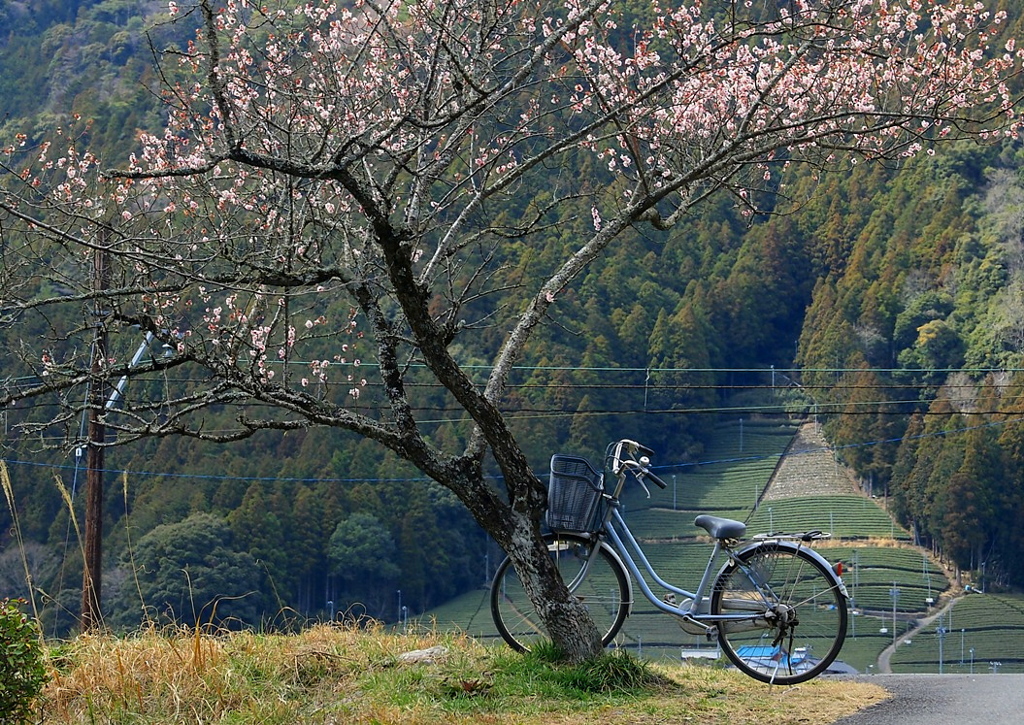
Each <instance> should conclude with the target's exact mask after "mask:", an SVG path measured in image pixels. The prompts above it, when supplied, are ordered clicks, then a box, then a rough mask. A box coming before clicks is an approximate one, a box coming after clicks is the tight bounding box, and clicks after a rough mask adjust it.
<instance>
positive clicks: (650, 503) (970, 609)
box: [420, 420, 1024, 672]
mask: <svg viewBox="0 0 1024 725" xmlns="http://www.w3.org/2000/svg"><path fill="white" fill-rule="evenodd" d="M797 431H798V426H797V425H796V424H793V423H790V422H786V421H781V420H761V421H743V422H742V424H741V423H740V422H739V421H734V422H731V423H728V424H724V425H722V426H719V427H718V428H717V429H716V433H717V435H716V437H715V439H714V444H713V445H712V446H711V447H710V448H709V450H708V451H707V452H706V454H705V456H704V458H703V460H702V461H700V462H697V463H687V464H678V465H674V464H673V463H672V462H670V461H667V460H666V459H667V456H665V455H661V456H659V457H658V460H657V461H656V463H658V464H661V465H660V466H657V467H656V470H657V472H658V474H659V475H660V476H661V477H662V478H663V479H664V480H665V481H666V482H667V483H668V488H666V489H664V490H661V489H657V488H651V490H650V492H649V493H650V495H649V496H648V492H646V491H644V490H643V489H642V488H641V487H639V486H637V485H632V484H630V487H629V489H628V490H627V492H626V493H625V494H624V496H623V503H624V515H625V517H626V520H627V521H628V523H629V525H630V528H631V529H632V531H633V533H634V534H635V535H636V536H637V538H639V539H640V540H641V541H642V543H643V546H644V550H645V552H646V554H647V556H648V558H649V559H650V561H651V563H652V564H653V566H654V567H655V569H656V570H657V571H658V573H659V575H660V576H661V577H662V578H663V579H665V580H667V581H670V582H672V583H674V584H677V585H682V586H683V587H684V588H686V589H689V590H693V589H695V588H696V586H697V583H698V580H699V578H700V576H701V574H702V573H703V571H704V568H705V566H706V565H707V563H708V556H709V555H710V553H711V547H710V545H709V542H708V541H707V540H706V539H701V538H700V537H699V535H700V534H703V532H702V531H701V530H699V529H698V528H696V527H695V526H694V525H693V519H694V517H695V516H696V515H698V514H701V513H710V514H714V515H718V516H725V517H728V518H734V519H738V520H740V521H744V522H745V523H747V530H748V535H755V534H758V533H765V534H767V533H770V532H773V533H779V532H804V531H811V530H818V531H822V532H824V533H828V534H831V535H832V538H831V539H830V540H827V541H823V542H819V543H818V544H817V545H816V548H817V549H818V550H819V552H820V553H821V554H822V555H823V556H824V557H825V558H826V559H828V560H830V561H833V562H834V561H842V562H843V564H844V569H845V573H844V577H843V578H844V581H845V583H846V585H847V588H848V590H849V592H850V595H851V598H852V605H853V606H852V615H851V617H850V627H849V634H848V638H847V642H846V644H845V646H844V648H843V652H842V653H841V655H840V659H841V660H842V661H843V662H845V663H846V664H848V665H849V666H851V667H853V668H855V669H856V670H858V671H861V672H870V671H872V668H874V667H875V666H876V662H877V659H878V656H879V654H880V653H881V652H882V650H883V649H885V648H886V647H887V646H889V645H891V644H892V643H893V642H894V641H896V642H901V641H902V640H903V639H904V638H906V632H907V631H908V630H910V629H912V628H913V627H914V626H916V625H917V624H918V623H919V621H921V620H923V619H925V618H926V617H927V616H928V615H929V614H934V613H935V612H937V611H938V607H940V606H942V605H943V604H945V602H946V600H947V599H948V590H949V587H950V582H949V581H948V579H947V577H946V574H945V572H944V571H943V570H942V569H941V568H940V567H939V566H937V565H936V563H935V562H933V561H932V559H931V558H930V557H929V556H927V555H926V554H925V553H923V552H922V550H921V549H919V548H916V547H913V546H911V536H910V534H909V532H907V531H906V530H905V529H903V528H901V527H900V526H898V525H896V524H895V523H894V522H893V520H892V519H891V518H890V517H889V516H888V514H887V513H886V512H885V511H884V510H883V509H882V508H881V506H879V503H880V502H878V501H876V500H874V499H872V498H870V497H868V496H865V495H862V494H860V493H858V492H856V491H855V490H854V488H853V486H852V484H849V483H848V484H847V490H842V491H841V492H838V493H834V494H833V493H823V492H822V490H821V487H820V486H819V487H815V486H813V485H808V486H807V490H814V491H816V492H815V493H814V494H813V495H800V494H801V491H800V486H795V487H794V486H793V483H792V481H790V482H789V483H788V484H787V486H786V497H784V498H778V497H776V496H774V495H773V496H766V489H767V487H768V485H769V482H770V481H771V479H772V475H773V473H775V472H776V470H777V469H780V468H781V465H782V463H783V462H784V457H783V454H784V453H785V452H786V450H787V446H789V445H790V443H791V442H792V441H793V440H794V435H795V434H796V433H797ZM805 431H806V429H805ZM811 459H812V457H811V456H808V457H807V460H804V461H801V464H802V466H801V468H800V469H799V470H800V475H801V476H807V477H810V478H811V479H813V478H814V476H813V470H814V468H813V467H808V465H807V461H808V460H811ZM819 459H820V460H821V461H830V462H829V463H821V462H819V463H818V464H817V465H818V466H819V467H820V466H822V465H827V466H829V470H827V471H824V472H823V474H822V478H824V477H825V475H826V474H827V476H828V477H832V478H834V477H835V472H834V471H833V470H831V467H834V466H835V463H834V460H833V459H831V457H830V455H829V456H820V457H819ZM809 483H810V484H814V483H815V481H814V480H811V481H809ZM773 492H774V489H773ZM718 566H719V565H717V564H716V568H715V571H717V567H718ZM648 580H649V581H650V579H648ZM652 589H653V590H654V593H655V596H657V597H661V596H662V595H663V594H664V593H665V592H664V591H662V590H660V589H659V588H657V587H655V586H654V585H653V583H652ZM634 595H635V604H634V608H633V612H632V614H631V616H630V618H629V619H628V620H626V625H625V626H624V627H623V630H622V632H621V633H620V635H619V637H618V640H617V642H616V645H617V646H620V647H628V648H629V649H630V650H632V651H634V652H636V653H639V654H642V656H644V657H646V658H656V659H660V660H666V661H675V662H678V661H680V658H681V656H689V657H704V656H707V655H714V653H715V649H714V643H709V642H707V641H704V640H703V637H699V636H694V635H690V634H687V633H685V632H684V631H683V630H681V629H680V628H679V627H678V626H676V623H675V621H674V620H673V619H672V618H671V617H670V616H666V615H665V614H663V613H661V612H660V611H659V610H657V609H656V608H655V607H654V606H653V605H651V604H650V603H649V602H648V601H647V600H646V599H645V598H644V597H643V595H642V594H641V592H640V588H639V586H638V585H634ZM944 595H945V596H944ZM997 601H998V602H1002V604H1000V605H999V606H998V607H997V606H995V605H985V606H993V608H992V609H986V608H985V606H983V604H982V603H983V602H997ZM1014 602H1016V605H1014V604H1013V603H1014ZM1014 606H1016V609H1014ZM894 608H895V618H894V617H893V611H894ZM961 608H962V609H961ZM961 611H962V612H963V615H962V616H961V614H960V613H961ZM954 612H955V613H954V619H955V620H959V621H955V622H954V624H953V625H952V626H953V627H960V628H963V629H964V632H963V635H964V645H965V647H966V648H969V647H971V646H974V647H975V655H976V665H977V667H976V671H979V672H980V671H981V670H980V665H978V663H979V662H981V659H982V656H981V653H982V652H983V651H984V652H985V654H984V656H985V657H988V658H989V659H992V660H993V661H999V662H1002V663H1003V664H1002V665H1001V666H1002V667H1003V668H1004V669H1002V670H1001V671H1012V670H1013V668H1014V667H1020V666H1021V664H1020V658H1021V657H1024V654H1018V655H1017V656H1016V657H1014V656H1012V652H1013V651H1014V648H1015V651H1016V652H1018V653H1024V600H1014V599H1012V598H998V599H997V598H996V597H992V596H990V595H980V594H979V595H977V596H972V597H968V598H966V599H964V600H962V601H960V602H958V603H957V604H956V607H955V609H954ZM1011 615H1012V616H1011ZM894 619H895V621H894ZM420 621H421V623H422V624H430V625H432V626H436V627H439V628H447V627H452V626H454V627H458V628H460V629H463V630H465V631H466V632H468V633H470V634H472V635H475V636H479V637H482V638H485V639H496V638H497V632H496V630H495V628H494V625H493V623H492V622H491V616H490V609H489V603H488V593H487V590H486V589H484V588H481V589H480V590H478V591H475V592H470V593H468V594H466V595H463V596H462V597H459V598H458V599H455V600H452V601H450V602H448V603H447V604H445V605H444V606H442V607H439V608H437V609H436V610H434V611H432V612H429V613H427V614H425V615H423V617H422V618H421V620H420ZM1004 622H1006V623H1008V624H1006V625H1005V626H1003V623H1004ZM937 626H938V625H933V626H932V627H931V630H930V631H931V632H932V633H931V634H929V633H928V631H929V630H926V631H925V633H924V634H922V635H919V636H914V637H913V639H912V643H911V644H910V645H901V646H900V648H899V650H898V652H897V656H896V657H895V658H894V659H893V668H894V670H895V671H910V670H911V669H914V670H915V671H932V672H935V671H937V668H938V645H937V639H936V635H935V634H934V630H935V627H937ZM950 629H951V631H952V627H950ZM1018 630H1020V631H1018ZM1008 634H1009V635H1010V636H1007V635H1008ZM970 637H973V638H974V640H973V641H974V644H973V645H971V644H969V643H968V639H969V638H970ZM922 638H923V639H922ZM1015 638H1016V639H1015ZM954 640H955V641H954ZM496 641H498V642H500V639H496ZM919 641H920V646H918V642H919ZM929 641H931V642H932V644H933V645H934V646H931V645H929ZM1014 642H1017V643H1020V644H1018V645H1014ZM1001 644H1002V645H1005V646H1003V648H1002V649H1000V648H999V645H1001ZM954 645H955V647H954ZM929 647H931V649H929ZM949 647H953V648H954V649H956V655H957V659H956V663H957V664H956V666H957V667H960V665H959V647H960V632H959V629H957V630H956V631H955V632H953V633H952V634H949V635H947V638H946V642H945V647H944V654H947V659H946V662H947V668H948V666H950V665H948V663H949V658H948V652H950V651H952V650H950V649H949ZM932 650H934V651H933V652H932ZM918 652H921V653H923V654H921V655H919V656H917V657H915V655H916V654H917V653H918ZM904 653H906V654H904ZM964 667H967V668H968V669H969V663H968V665H964ZM918 668H919V669H918ZM1007 668H1008V669H1007ZM946 671H951V670H949V669H947V670H946ZM964 671H966V670H964Z"/></svg>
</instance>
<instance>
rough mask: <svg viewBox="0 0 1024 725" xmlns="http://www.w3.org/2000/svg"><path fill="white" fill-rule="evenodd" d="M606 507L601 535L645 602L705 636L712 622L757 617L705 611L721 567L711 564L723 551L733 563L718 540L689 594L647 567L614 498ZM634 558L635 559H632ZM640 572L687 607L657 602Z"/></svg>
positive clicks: (659, 600)
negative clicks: (697, 626) (695, 626)
mask: <svg viewBox="0 0 1024 725" xmlns="http://www.w3.org/2000/svg"><path fill="white" fill-rule="evenodd" d="M608 504H609V514H608V516H607V517H606V518H605V521H604V525H603V527H602V529H601V534H603V536H604V537H605V538H607V539H608V542H609V544H608V545H609V546H610V547H611V549H612V551H614V552H615V554H616V555H617V556H618V558H619V560H620V561H622V563H623V565H624V566H625V567H626V570H627V571H628V572H629V574H630V577H631V579H633V580H635V581H636V583H637V584H638V585H639V587H640V591H641V592H642V593H643V595H644V598H645V599H647V601H649V602H650V603H651V604H653V605H654V606H655V607H657V608H658V609H660V610H661V611H663V612H665V613H667V614H672V615H675V616H679V617H685V618H689V619H692V620H694V621H696V622H698V623H699V624H701V625H703V626H705V627H707V628H708V630H709V634H710V630H711V628H712V627H713V626H714V624H715V623H716V622H728V621H733V622H735V621H749V620H750V619H751V618H753V617H756V616H757V615H756V614H754V613H750V614H720V615H714V614H711V613H710V612H708V611H707V606H708V604H709V603H710V601H711V599H710V596H708V594H709V592H710V588H711V586H712V583H713V581H714V579H716V578H717V576H718V573H719V572H720V571H721V568H719V570H718V571H717V572H716V571H715V562H716V561H718V560H719V559H720V557H721V555H722V553H723V552H724V553H725V554H726V555H727V557H728V558H729V559H733V560H735V555H734V554H733V552H732V550H731V549H727V548H726V547H725V546H723V545H722V542H721V541H715V543H714V547H713V550H712V552H711V558H710V559H709V560H708V564H707V566H706V567H705V568H704V574H703V575H702V576H701V579H700V583H699V584H698V585H697V590H696V591H693V592H691V591H689V590H687V589H683V588H682V587H679V586H675V585H674V584H670V583H669V582H667V581H665V580H664V579H662V578H661V576H659V575H658V572H657V571H656V570H655V568H654V565H653V564H651V562H650V561H649V560H648V558H647V556H646V554H644V551H643V548H642V547H641V546H640V542H638V541H637V540H636V538H635V537H634V536H633V533H632V532H631V531H630V530H629V526H628V525H627V524H626V522H625V520H624V519H623V517H622V513H621V512H620V511H619V509H620V507H621V505H620V504H619V502H618V499H617V498H614V497H609V501H608ZM627 543H628V546H627ZM596 551H597V547H595V548H594V552H596ZM593 555H594V554H593V553H592V554H591V556H593ZM634 556H635V557H636V558H634ZM637 560H639V562H640V564H641V565H642V566H643V571H641V569H640V566H639V565H638V564H637ZM723 566H724V564H723ZM740 566H741V567H742V566H743V565H742V564H740ZM743 568H744V570H745V569H746V567H743ZM643 572H646V573H647V575H648V576H650V578H651V579H652V580H653V581H654V582H655V583H656V584H657V585H658V586H660V587H663V588H664V589H666V590H667V591H669V592H672V593H673V594H677V595H679V596H681V597H685V598H686V599H689V600H691V601H690V603H689V605H688V606H687V605H686V602H685V601H684V602H683V603H681V604H679V605H676V606H673V605H672V604H670V603H668V602H665V601H663V600H662V599H659V598H658V596H657V595H656V594H655V593H654V592H653V591H652V589H651V587H650V585H649V584H648V583H647V579H646V578H645V576H644V573H643ZM752 581H753V579H752ZM755 584H756V582H755ZM702 610H703V611H702Z"/></svg>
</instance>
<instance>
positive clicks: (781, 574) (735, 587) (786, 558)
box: [711, 542, 847, 685]
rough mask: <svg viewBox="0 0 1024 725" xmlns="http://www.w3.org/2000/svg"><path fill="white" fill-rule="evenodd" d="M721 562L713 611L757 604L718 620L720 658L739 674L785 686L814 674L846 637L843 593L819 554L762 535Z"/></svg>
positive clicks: (830, 659)
mask: <svg viewBox="0 0 1024 725" xmlns="http://www.w3.org/2000/svg"><path fill="white" fill-rule="evenodd" d="M737 558H738V559H739V561H740V562H741V563H740V564H737V563H736V562H735V561H731V562H729V563H728V564H726V565H725V567H723V569H722V572H721V573H720V574H719V576H718V579H717V580H716V582H715V588H714V592H713V593H712V595H711V612H712V613H713V614H736V613H738V612H742V611H748V612H754V611H758V610H759V611H760V613H759V614H757V615H756V616H754V615H752V617H751V619H750V620H744V621H742V622H719V623H718V639H719V643H720V644H721V647H722V651H723V652H724V653H725V655H726V657H728V658H729V660H730V661H731V662H732V663H733V664H734V665H736V667H737V668H738V669H739V670H741V671H742V672H744V673H745V674H747V675H749V676H750V677H753V678H754V679H757V680H760V681H761V682H767V683H769V684H779V685H792V684H796V683H799V682H806V681H807V680H810V679H812V678H814V677H817V676H818V675H820V674H821V673H822V672H824V671H825V670H827V669H828V667H829V665H831V664H832V662H833V661H835V659H836V657H837V656H838V655H839V651H840V650H841V649H842V646H843V642H844V640H845V639H846V622H847V611H846V601H847V600H846V596H845V592H844V591H843V590H842V589H841V585H840V584H839V582H838V580H837V578H836V576H835V575H834V574H833V573H832V571H830V570H829V568H828V566H827V565H826V564H823V563H822V561H823V560H821V559H820V557H817V556H815V555H813V554H812V553H810V552H809V551H808V550H807V549H805V548H800V547H798V546H796V545H792V544H784V543H781V542H765V543H763V544H759V545H756V546H753V547H751V548H750V549H747V550H746V551H741V552H740V553H739V554H738V555H737Z"/></svg>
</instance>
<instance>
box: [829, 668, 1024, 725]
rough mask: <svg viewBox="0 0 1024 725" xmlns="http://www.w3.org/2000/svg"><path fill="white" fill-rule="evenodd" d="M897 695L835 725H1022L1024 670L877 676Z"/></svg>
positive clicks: (871, 679)
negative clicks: (1015, 671)
mask: <svg viewBox="0 0 1024 725" xmlns="http://www.w3.org/2000/svg"><path fill="white" fill-rule="evenodd" d="M865 680H866V681H868V682H871V683H873V684H876V685H881V686H882V687H884V688H885V689H886V690H888V691H889V692H891V693H892V698H891V699H889V700H886V701H885V702H880V703H878V704H877V705H872V706H871V707H869V708H866V709H864V710H861V711H860V712H859V713H857V714H856V715H851V716H849V717H845V718H843V719H842V720H839V721H837V722H836V723H834V725H1004V724H1005V725H1020V723H1022V722H1024V675H991V674H986V675H875V676H874V677H868V678H865Z"/></svg>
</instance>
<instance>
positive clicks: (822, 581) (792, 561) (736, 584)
mask: <svg viewBox="0 0 1024 725" xmlns="http://www.w3.org/2000/svg"><path fill="white" fill-rule="evenodd" d="M638 454H639V458H637V455H638ZM651 455H653V451H651V450H650V449H649V448H646V447H645V446H642V445H641V444H639V443H637V442H635V441H631V440H620V441H617V442H614V443H611V444H609V446H608V449H607V451H606V454H605V465H604V469H605V473H602V472H598V471H597V470H595V469H594V467H593V466H591V464H590V462H589V461H587V460H586V459H585V458H580V457H578V456H570V455H565V454H555V455H554V456H552V458H551V472H550V478H549V483H548V510H547V512H546V514H545V521H546V523H547V525H548V528H550V529H551V533H549V534H546V535H545V537H546V540H547V542H548V550H549V551H550V552H551V555H552V557H554V558H555V559H556V561H557V565H558V569H559V572H560V574H561V576H562V579H563V581H564V582H565V583H566V585H567V586H568V588H569V591H570V592H571V593H572V594H573V595H574V596H576V597H577V598H578V599H580V600H581V601H583V602H584V604H585V605H586V607H587V610H588V612H589V613H590V616H591V617H592V618H593V619H594V622H595V623H596V624H597V626H598V629H599V631H600V632H601V635H602V636H601V642H602V645H604V646H608V645H612V644H614V641H615V637H616V635H617V634H618V633H619V630H620V629H621V628H622V626H623V624H624V623H625V621H626V618H627V617H628V616H629V614H630V611H631V609H632V606H633V586H632V582H633V581H636V582H637V584H638V585H639V587H640V591H641V592H642V593H643V596H644V597H645V598H646V599H647V600H648V601H650V602H651V604H653V605H654V606H655V607H657V608H658V609H659V610H661V611H662V612H664V613H666V614H668V615H671V616H674V617H675V618H676V619H677V620H678V623H679V625H680V626H681V627H682V629H683V630H684V631H686V632H688V633H690V634H695V635H703V636H704V637H705V638H706V639H707V641H708V642H709V643H710V642H717V643H718V645H719V646H720V647H721V650H722V651H723V652H724V653H725V655H726V657H728V659H729V660H730V661H731V662H732V664H734V665H735V666H736V667H737V668H738V669H740V670H741V671H742V672H744V673H745V674H747V675H749V676H751V677H753V678H755V679H757V680H760V681H762V682H767V683H772V684H782V685H788V684H795V683H799V682H804V681H806V680H809V679H812V678H814V677H816V676H818V675H820V674H821V673H822V672H824V671H825V670H826V669H828V667H829V665H831V664H832V662H833V661H834V660H835V659H836V657H837V656H838V655H839V651H840V649H841V648H842V646H843V641H844V639H845V637H846V623H847V602H848V599H849V596H848V594H847V591H846V587H845V585H844V584H843V580H842V564H841V563H837V564H835V565H832V564H830V563H829V562H828V561H826V560H825V559H824V558H823V557H822V556H821V555H820V554H818V553H817V552H816V551H814V550H813V549H811V548H809V545H810V544H812V543H813V542H815V541H818V540H821V539H826V538H828V537H829V534H824V533H822V532H820V531H809V532H805V533H799V534H774V533H771V534H763V535H757V536H754V537H751V539H752V540H751V541H749V542H747V543H742V540H743V538H744V536H745V535H746V528H747V527H746V524H744V523H743V522H741V521H734V520H732V519H726V518H720V517H717V516H710V515H700V516H697V518H696V520H695V521H694V524H695V525H696V526H697V527H699V528H701V529H703V530H704V531H705V532H707V534H708V535H709V536H710V537H711V538H712V539H713V540H714V544H713V551H712V554H711V557H710V558H709V560H708V564H707V567H706V568H705V570H704V573H703V575H702V577H701V579H700V582H699V584H698V585H697V588H696V590H695V591H692V592H691V591H688V590H686V589H683V588H682V587H678V586H675V585H673V584H670V583H668V582H666V581H664V580H663V579H662V578H661V577H660V576H659V575H658V574H657V572H656V571H655V569H654V567H653V566H652V565H651V563H650V562H649V561H648V559H647V557H646V556H645V555H644V552H643V548H642V547H641V545H640V543H639V542H638V541H637V540H636V538H635V537H634V536H633V534H632V533H631V532H630V530H629V527H628V526H627V525H626V522H625V520H624V519H623V515H622V504H621V501H620V496H621V494H622V491H623V488H624V486H625V484H626V481H627V479H628V478H630V477H632V478H633V479H635V480H636V481H637V482H638V483H639V484H640V485H641V486H642V487H643V488H644V490H645V491H646V492H647V495H648V496H650V490H649V489H648V488H647V485H646V482H647V481H650V482H652V483H654V484H656V485H657V486H660V487H661V488H665V487H666V485H667V484H666V483H665V482H664V481H662V480H661V479H660V478H659V477H658V476H657V475H656V474H654V473H653V472H652V471H651V470H650V456H651ZM608 474H610V475H611V476H613V477H614V478H615V486H614V488H613V490H611V491H610V492H609V491H607V490H606V489H605V486H604V482H605V479H606V477H607V476H608ZM723 557H724V562H723V563H722V564H721V567H720V568H719V569H718V571H717V574H714V573H713V570H714V567H715V565H716V563H717V562H720V561H722V560H723ZM638 562H639V564H638ZM641 566H642V567H643V569H644V571H645V572H646V573H647V575H648V576H649V577H650V579H651V580H652V581H653V582H654V583H655V584H656V585H657V586H658V587H661V588H662V589H664V590H665V592H666V594H665V595H664V596H662V597H658V596H657V595H655V593H654V591H653V590H652V589H651V586H650V585H649V584H648V582H647V580H646V579H645V577H644V575H643V573H642V572H641V569H640V567H641ZM712 582H713V584H712ZM680 597H681V600H680V599H679V598H680ZM490 602H491V615H492V617H493V619H494V623H495V625H496V626H497V628H498V632H499V634H500V635H501V637H502V639H504V640H505V642H506V643H507V644H508V645H509V646H511V647H512V648H513V649H516V650H519V651H527V650H529V649H530V647H531V646H533V645H534V644H535V643H536V642H537V641H538V640H540V639H544V638H546V637H547V635H546V632H545V629H544V626H543V624H542V623H541V621H540V619H539V618H538V617H537V615H536V612H535V611H534V608H533V606H532V604H531V603H530V601H529V598H528V597H527V596H526V594H525V592H524V589H523V586H522V584H521V583H520V581H519V579H518V576H517V574H516V572H515V569H514V568H513V567H512V566H511V561H510V560H509V559H508V558H506V559H505V560H504V561H502V563H501V564H500V565H499V566H498V569H497V571H496V572H495V575H494V579H493V580H492V582H491V591H490Z"/></svg>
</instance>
